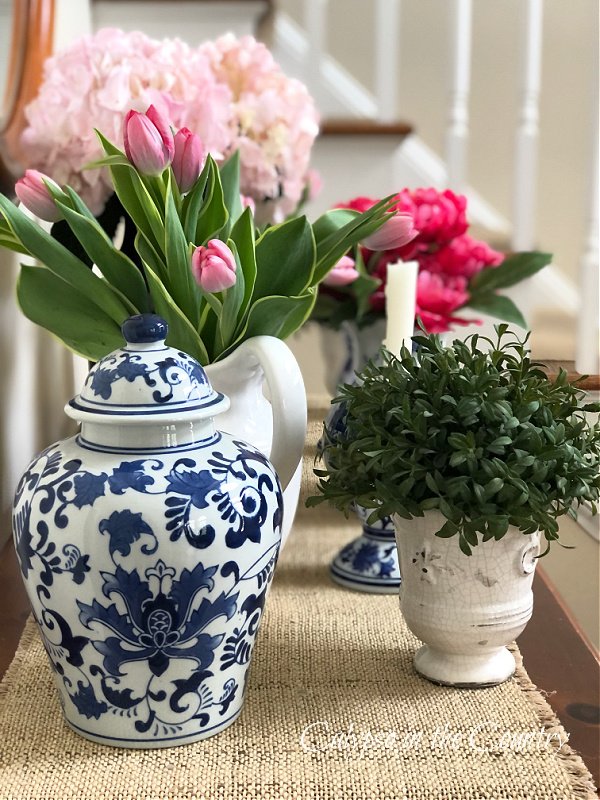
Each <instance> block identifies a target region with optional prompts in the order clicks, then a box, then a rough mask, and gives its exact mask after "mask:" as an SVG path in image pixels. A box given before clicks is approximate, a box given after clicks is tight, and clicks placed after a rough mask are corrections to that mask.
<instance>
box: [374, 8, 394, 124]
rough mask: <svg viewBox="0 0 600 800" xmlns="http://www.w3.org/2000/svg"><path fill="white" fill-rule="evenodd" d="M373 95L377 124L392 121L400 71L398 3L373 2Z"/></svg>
mask: <svg viewBox="0 0 600 800" xmlns="http://www.w3.org/2000/svg"><path fill="white" fill-rule="evenodd" d="M374 45H375V94H376V98H377V109H378V117H379V121H380V122H393V121H394V120H395V119H396V116H397V115H396V107H397V103H398V75H399V71H400V67H399V64H400V58H399V56H400V0H375V43H374Z"/></svg>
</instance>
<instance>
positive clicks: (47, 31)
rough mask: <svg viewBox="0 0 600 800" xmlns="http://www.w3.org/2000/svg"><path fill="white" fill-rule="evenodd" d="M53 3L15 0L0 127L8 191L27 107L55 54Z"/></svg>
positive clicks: (1, 175) (0, 176)
mask: <svg viewBox="0 0 600 800" xmlns="http://www.w3.org/2000/svg"><path fill="white" fill-rule="evenodd" d="M54 3H55V0H13V29H12V40H11V50H10V59H9V68H8V86H7V92H6V99H7V107H6V114H5V116H4V118H3V120H2V123H1V127H0V188H1V189H2V191H3V192H6V193H12V191H13V188H14V183H15V180H16V179H17V178H18V177H19V174H20V172H21V171H22V161H23V150H22V146H21V134H22V133H23V130H24V129H25V126H26V119H25V108H26V106H27V104H28V103H30V102H31V101H32V100H33V98H34V97H35V96H36V94H37V91H38V89H39V86H40V83H41V80H42V76H43V71H44V62H45V60H46V58H48V56H50V55H51V54H52V49H53V38H54V10H55V9H54Z"/></svg>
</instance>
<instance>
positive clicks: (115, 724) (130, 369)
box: [13, 314, 294, 748]
mask: <svg viewBox="0 0 600 800" xmlns="http://www.w3.org/2000/svg"><path fill="white" fill-rule="evenodd" d="M123 333H124V338H125V340H126V344H125V345H124V347H123V348H121V349H119V350H116V351H115V352H113V353H111V354H110V355H108V356H107V357H106V358H104V359H102V360H101V361H100V362H99V363H98V364H96V365H95V366H94V367H93V368H92V369H91V371H90V373H89V375H88V376H87V379H86V381H85V385H84V386H83V388H82V390H81V393H80V394H79V395H78V396H77V397H76V398H74V399H73V400H72V401H71V402H70V403H69V404H68V405H67V406H66V409H65V410H66V411H67V413H68V414H69V415H70V416H71V417H73V418H74V419H76V420H78V421H79V422H80V423H81V430H80V432H79V434H78V435H76V436H74V437H71V438H70V439H66V440H65V441H63V442H58V443H57V444H55V445H52V446H51V447H49V448H47V449H46V450H45V451H44V452H43V453H41V454H40V455H39V456H38V457H37V458H36V459H34V461H33V462H32V463H31V464H30V465H29V467H28V468H27V470H26V472H25V474H24V475H23V477H22V478H21V481H20V483H19V486H18V488H17V492H16V496H15V503H14V513H13V530H14V540H15V548H16V552H17V556H18V559H19V564H20V567H21V572H22V575H23V579H24V582H25V587H26V589H27V593H28V596H29V599H30V602H31V606H32V609H33V613H34V616H35V618H36V621H37V623H38V625H39V630H40V634H41V637H42V641H43V644H44V646H45V648H46V651H47V653H48V657H49V660H50V664H51V666H52V668H53V670H54V677H55V683H56V686H57V688H58V692H59V697H60V700H61V704H62V706H63V711H64V715H65V718H66V721H67V723H68V724H69V725H70V726H71V727H72V728H73V729H74V730H75V731H77V732H78V733H80V734H82V735H83V736H85V737H87V738H89V739H92V740H94V741H97V742H100V743H103V744H112V745H118V746H122V747H144V748H147V747H166V746H170V745H178V744H186V743H188V742H192V741H195V740H197V739H203V738H205V737H207V736H212V735H214V734H215V733H218V732H219V731H221V730H223V729H224V728H225V727H227V726H228V725H230V724H231V723H232V722H233V721H234V720H235V719H236V718H237V716H238V715H239V713H240V712H241V709H242V704H243V699H244V693H245V688H246V681H247V676H248V668H249V665H250V659H251V656H252V651H253V647H254V643H255V640H256V636H257V633H258V628H259V625H260V621H261V617H262V611H263V607H264V604H265V600H266V594H267V591H268V588H269V585H270V583H271V579H272V576H273V571H274V569H275V565H276V562H277V556H278V552H279V548H280V542H281V529H282V522H283V497H282V491H281V484H280V481H279V480H278V476H277V473H276V470H275V468H274V466H273V465H272V464H271V463H270V462H269V460H268V459H267V457H266V456H265V455H264V453H263V452H262V451H261V450H260V449H258V448H257V447H255V446H253V444H251V443H250V444H248V443H247V442H245V441H244V440H243V439H242V438H241V437H240V436H237V435H231V434H229V433H227V432H224V431H222V430H221V427H220V424H219V421H220V419H221V417H222V416H224V414H225V413H226V412H227V410H228V408H229V398H228V397H227V396H225V395H224V394H223V393H221V392H219V391H216V390H215V388H214V387H213V386H212V385H211V383H210V382H209V380H208V379H207V376H206V373H205V371H204V369H203V368H202V367H201V366H200V364H199V363H198V362H197V361H195V360H194V359H193V358H191V357H190V356H188V355H186V354H185V353H183V352H181V351H179V350H176V349H174V348H171V347H167V346H166V345H165V338H166V335H167V326H166V323H165V322H164V320H162V319H160V317H156V316H154V315H151V314H145V315H139V316H137V317H132V318H130V319H129V320H127V321H126V322H125V324H124V325H123ZM265 346H267V347H268V344H267V345H265ZM248 361H250V357H249V356H248ZM286 464H287V467H286ZM293 468H294V464H293V462H292V461H290V460H289V459H288V460H287V461H284V462H283V471H284V473H285V474H284V479H285V475H287V477H288V479H289V477H290V476H291V474H292V473H293Z"/></svg>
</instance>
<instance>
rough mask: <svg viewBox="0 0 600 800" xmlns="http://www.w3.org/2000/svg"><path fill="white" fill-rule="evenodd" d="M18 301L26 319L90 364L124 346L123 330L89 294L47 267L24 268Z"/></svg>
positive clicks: (18, 286) (19, 285) (18, 287)
mask: <svg viewBox="0 0 600 800" xmlns="http://www.w3.org/2000/svg"><path fill="white" fill-rule="evenodd" d="M17 299H18V302H19V306H20V307H21V310H22V312H23V313H24V314H25V316H26V317H27V318H28V319H30V320H31V321H32V322H34V323H35V324H36V325H41V326H42V327H43V328H46V330H48V331H50V333H52V334H54V336H57V337H58V338H59V339H60V340H61V341H62V342H64V344H65V345H66V346H67V347H68V348H69V349H70V350H72V351H73V352H75V353H77V354H78V355H80V356H83V358H87V359H89V360H90V361H99V360H100V359H101V358H104V356H106V355H108V353H111V352H112V351H113V350H116V349H117V348H119V347H122V346H123V335H122V333H121V328H120V326H119V325H117V323H116V322H115V321H114V320H113V319H111V317H110V316H108V314H106V313H105V312H104V311H103V310H102V309H101V308H100V307H99V306H97V305H96V303H94V302H93V301H92V300H90V299H89V297H88V296H87V295H86V294H83V293H82V292H80V291H78V290H77V289H75V288H74V287H73V286H71V285H70V284H68V283H66V282H65V281H63V280H62V279H61V278H59V277H58V276H57V275H55V274H54V273H53V272H51V271H50V270H49V269H47V268H46V267H32V266H28V265H22V266H21V272H20V275H19V278H18V281H17Z"/></svg>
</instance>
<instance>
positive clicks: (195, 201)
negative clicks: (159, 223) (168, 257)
mask: <svg viewBox="0 0 600 800" xmlns="http://www.w3.org/2000/svg"><path fill="white" fill-rule="evenodd" d="M214 166H215V165H214V161H213V159H212V158H210V156H209V157H208V158H207V159H206V163H205V164H204V167H203V169H202V172H201V173H200V175H199V177H198V179H197V181H196V183H195V184H194V185H193V186H192V188H191V189H190V191H189V192H188V193H187V194H186V196H185V197H184V198H183V209H182V214H181V218H182V220H183V230H184V231H185V236H186V239H187V240H188V242H194V243H195V242H196V227H197V225H198V215H199V213H200V209H201V208H202V203H203V202H204V195H205V193H206V194H211V193H212V180H213V179H214V175H213V173H214Z"/></svg>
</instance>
